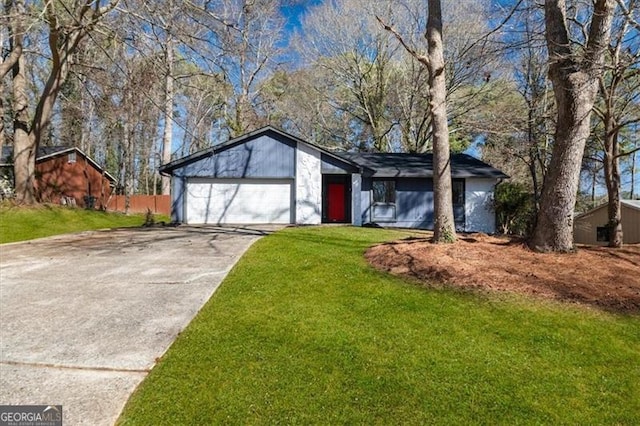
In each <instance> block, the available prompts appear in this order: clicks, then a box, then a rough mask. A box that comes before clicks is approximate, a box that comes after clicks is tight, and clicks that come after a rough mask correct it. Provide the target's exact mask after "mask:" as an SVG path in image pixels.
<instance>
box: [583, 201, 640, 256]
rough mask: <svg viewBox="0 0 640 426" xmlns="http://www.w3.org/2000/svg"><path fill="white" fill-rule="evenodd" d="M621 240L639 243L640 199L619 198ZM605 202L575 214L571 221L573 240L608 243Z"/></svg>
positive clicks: (595, 243)
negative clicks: (577, 214) (572, 221)
mask: <svg viewBox="0 0 640 426" xmlns="http://www.w3.org/2000/svg"><path fill="white" fill-rule="evenodd" d="M620 204H621V209H622V213H621V220H622V241H623V243H625V244H638V243H640V200H621V201H620ZM608 222H609V217H608V213H607V203H605V204H602V205H600V206H598V207H596V208H594V209H592V210H589V211H588V212H586V213H583V214H581V215H579V216H577V217H576V218H575V220H574V223H573V240H574V241H575V242H576V243H578V244H592V245H600V246H605V245H607V244H608V243H609V230H608V228H607V223H608Z"/></svg>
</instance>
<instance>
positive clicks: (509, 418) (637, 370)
mask: <svg viewBox="0 0 640 426" xmlns="http://www.w3.org/2000/svg"><path fill="white" fill-rule="evenodd" d="M403 235H406V234H401V233H399V232H391V231H384V230H378V229H363V228H350V227H321V228H290V229H286V230H284V231H281V232H278V233H276V234H273V235H270V236H268V237H265V238H264V239H262V240H260V241H258V242H257V243H256V244H255V245H254V246H253V247H252V248H251V249H250V250H249V251H248V252H247V254H246V255H245V256H244V257H243V258H242V259H241V260H240V262H239V263H238V264H237V265H236V267H235V268H234V269H233V270H232V272H231V273H230V274H229V276H228V277H227V279H226V280H225V281H224V283H223V285H222V286H221V288H220V289H219V290H218V291H217V292H216V293H215V295H214V296H213V297H212V298H211V299H210V300H209V302H208V303H207V304H206V305H205V307H204V308H203V309H202V311H201V312H200V313H199V314H198V316H197V317H196V318H195V319H194V321H193V322H192V323H191V324H190V325H189V326H188V327H187V329H186V330H185V331H184V332H183V333H182V334H181V335H180V337H179V338H178V339H177V341H176V342H175V343H174V345H173V346H172V347H171V348H170V350H169V351H168V352H167V354H166V355H165V356H164V357H163V358H162V359H161V360H160V362H159V364H158V365H157V366H156V367H155V368H154V369H153V370H152V371H151V373H150V374H149V376H148V377H147V379H146V380H145V381H144V382H143V384H142V385H141V386H140V387H139V389H138V390H137V391H136V392H135V393H134V395H133V396H132V397H131V399H130V401H129V402H128V404H127V406H126V408H125V410H124V412H123V414H122V416H121V418H120V419H119V423H120V424H126V425H129V424H139V425H148V424H158V425H159V424H180V425H191V424H273V423H284V424H425V423H428V424H478V423H484V424H520V423H526V424H559V423H560V424H561V423H566V424H629V425H631V424H640V318H639V317H637V316H622V315H613V314H607V313H603V312H599V311H596V310H593V309H588V308H580V307H574V306H570V305H566V304H556V303H553V302H540V301H531V300H528V299H525V298H521V297H519V296H500V297H498V296H495V297H494V296H481V295H477V294H473V293H466V292H460V291H455V290H435V289H426V288H421V287H420V286H419V285H417V284H415V283H412V282H408V281H406V280H403V279H401V278H395V277H391V276H389V275H386V274H384V273H381V272H377V271H375V270H373V269H372V268H371V267H369V266H368V265H367V263H366V262H365V260H364V258H363V253H364V251H365V250H366V248H367V247H368V246H370V245H371V244H374V243H376V242H380V241H383V240H390V239H394V238H398V237H401V236H403ZM488 261H496V259H492V260H489V259H488Z"/></svg>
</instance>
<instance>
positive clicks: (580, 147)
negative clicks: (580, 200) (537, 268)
mask: <svg viewBox="0 0 640 426" xmlns="http://www.w3.org/2000/svg"><path fill="white" fill-rule="evenodd" d="M551 78H552V81H553V86H554V93H555V96H556V102H557V106H558V121H557V122H558V125H557V128H556V133H555V143H554V145H553V151H552V154H551V163H550V164H549V169H548V170H547V176H546V181H545V183H544V185H543V188H542V196H541V198H540V210H539V211H538V218H537V222H536V227H535V229H534V232H533V236H532V238H531V241H530V247H531V248H533V249H534V250H536V251H543V252H547V251H559V252H568V251H571V250H573V213H574V208H575V205H576V196H577V193H578V184H579V178H580V166H581V164H582V161H581V160H582V155H583V153H584V147H585V143H586V141H587V138H588V137H589V135H590V132H591V128H590V117H591V109H592V108H593V104H594V101H595V97H596V94H597V90H598V85H597V81H596V80H594V79H593V78H592V77H590V76H588V75H587V74H585V73H583V72H574V73H567V72H566V71H564V70H558V69H557V68H556V70H554V72H553V73H552V76H551Z"/></svg>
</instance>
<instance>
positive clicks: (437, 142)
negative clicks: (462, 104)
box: [380, 0, 456, 243]
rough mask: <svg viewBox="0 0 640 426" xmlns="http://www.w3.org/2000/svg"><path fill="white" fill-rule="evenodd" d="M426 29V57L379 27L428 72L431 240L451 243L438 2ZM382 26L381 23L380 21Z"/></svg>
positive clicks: (436, 0) (433, 1)
mask: <svg viewBox="0 0 640 426" xmlns="http://www.w3.org/2000/svg"><path fill="white" fill-rule="evenodd" d="M428 7H429V10H428V16H427V27H426V33H425V38H426V39H427V46H428V51H427V55H426V56H425V55H422V54H420V53H418V52H417V51H416V50H415V49H414V48H412V47H410V46H409V45H408V44H406V42H405V41H404V39H403V38H402V36H401V35H400V34H399V33H398V32H397V31H396V30H395V29H393V28H392V27H390V26H388V25H386V24H383V25H384V28H385V30H387V31H389V32H391V33H393V34H394V35H395V36H396V38H397V39H398V41H400V43H401V44H402V46H403V47H404V48H405V49H406V50H407V52H409V53H410V54H411V55H412V56H413V57H415V58H416V59H417V60H418V61H420V63H422V64H423V65H424V66H426V67H427V69H428V70H429V96H430V99H431V101H430V106H431V116H432V126H433V193H434V196H433V205H434V215H433V216H434V224H433V231H434V236H433V240H434V242H436V243H444V242H454V241H455V239H456V230H455V223H454V219H453V200H452V187H451V162H450V148H449V129H448V119H447V101H446V98H447V83H446V79H445V63H444V43H443V40H442V8H441V5H440V0H429V6H428ZM380 22H381V23H382V21H381V20H380Z"/></svg>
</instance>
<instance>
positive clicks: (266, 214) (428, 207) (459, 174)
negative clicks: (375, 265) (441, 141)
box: [160, 126, 507, 233]
mask: <svg viewBox="0 0 640 426" xmlns="http://www.w3.org/2000/svg"><path fill="white" fill-rule="evenodd" d="M451 164H452V176H453V198H454V200H453V201H454V210H455V221H456V226H457V228H458V229H459V230H460V231H469V232H470V231H479V232H486V233H493V232H495V215H494V212H493V209H492V205H491V204H492V194H493V190H494V187H495V185H496V184H497V183H498V182H499V181H500V180H501V179H503V178H506V177H507V176H506V175H505V174H504V173H502V172H501V171H500V170H497V169H495V168H493V167H491V166H490V165H488V164H486V163H484V162H482V161H480V160H477V159H475V158H473V157H471V156H468V155H464V154H456V155H453V156H452V158H451ZM160 172H161V173H162V174H165V175H170V176H171V177H172V208H171V211H172V219H173V221H175V222H180V223H189V224H263V223H280V224H289V223H290V224H320V223H351V224H353V225H363V224H368V223H377V224H380V225H384V226H393V227H411V228H424V229H429V228H433V167H432V156H431V154H422V155H417V154H383V153H379V154H375V153H347V152H331V151H329V150H327V149H325V148H322V147H319V146H316V145H314V144H311V143H309V142H306V141H304V140H302V139H300V138H298V137H295V136H292V135H290V134H288V133H286V132H284V131H282V130H279V129H276V128H273V127H270V126H268V127H264V128H262V129H259V130H256V131H254V132H251V133H248V134H246V135H243V136H240V137H237V138H234V139H231V140H229V141H227V142H225V143H222V144H219V145H215V146H213V147H211V148H208V149H205V150H203V151H200V152H197V153H194V154H192V155H189V156H186V157H184V158H180V159H177V160H175V161H172V162H170V163H168V164H164V165H163V166H161V167H160Z"/></svg>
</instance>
